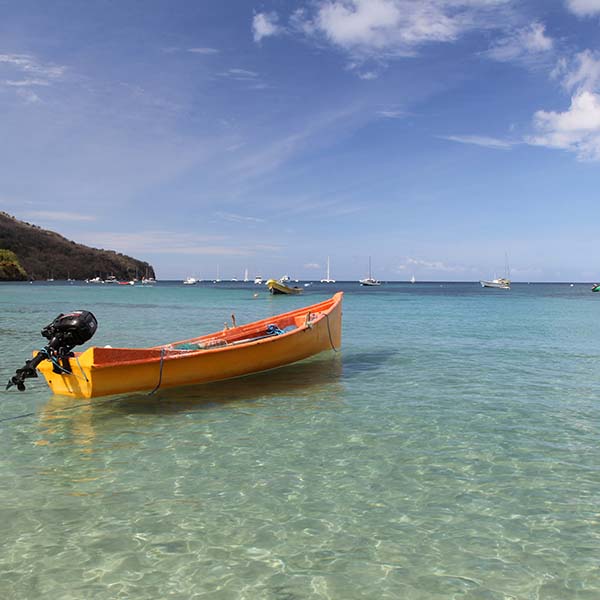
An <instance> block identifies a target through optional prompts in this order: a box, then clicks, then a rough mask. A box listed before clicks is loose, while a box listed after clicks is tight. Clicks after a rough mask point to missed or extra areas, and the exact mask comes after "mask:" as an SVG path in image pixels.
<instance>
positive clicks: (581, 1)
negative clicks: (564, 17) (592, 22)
mask: <svg viewBox="0 0 600 600" xmlns="http://www.w3.org/2000/svg"><path fill="white" fill-rule="evenodd" d="M567 7H568V8H569V9H570V10H571V11H572V12H574V13H575V14H576V15H578V16H580V17H587V16H590V15H594V14H598V13H600V0H567Z"/></svg>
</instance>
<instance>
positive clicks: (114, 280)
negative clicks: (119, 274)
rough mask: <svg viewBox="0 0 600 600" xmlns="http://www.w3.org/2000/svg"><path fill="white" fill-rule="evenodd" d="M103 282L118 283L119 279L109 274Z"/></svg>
mask: <svg viewBox="0 0 600 600" xmlns="http://www.w3.org/2000/svg"><path fill="white" fill-rule="evenodd" d="M104 283H114V284H117V285H118V284H119V280H118V279H117V278H116V277H115V276H114V275H109V276H108V277H107V278H106V281H105V282H104Z"/></svg>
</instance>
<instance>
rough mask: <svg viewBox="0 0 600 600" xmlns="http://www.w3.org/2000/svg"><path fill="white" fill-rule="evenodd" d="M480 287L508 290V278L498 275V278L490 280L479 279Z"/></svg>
mask: <svg viewBox="0 0 600 600" xmlns="http://www.w3.org/2000/svg"><path fill="white" fill-rule="evenodd" d="M479 283H480V284H481V287H484V288H485V287H488V288H498V289H500V290H510V279H505V278H504V277H499V278H498V279H492V280H491V281H483V280H482V281H480V282H479Z"/></svg>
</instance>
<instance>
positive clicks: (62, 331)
mask: <svg viewBox="0 0 600 600" xmlns="http://www.w3.org/2000/svg"><path fill="white" fill-rule="evenodd" d="M96 329H98V321H97V320H96V317H95V316H94V315H93V314H92V313H91V312H89V311H87V310H75V311H73V312H70V313H68V314H62V313H61V314H60V315H58V317H56V319H54V321H52V323H50V324H49V325H46V327H44V329H42V331H41V334H42V335H43V336H44V337H45V338H46V339H47V340H48V344H47V345H46V346H44V348H42V350H40V351H39V352H38V353H37V354H36V356H35V357H34V358H31V359H29V360H27V361H25V365H24V366H23V367H21V368H20V369H17V371H16V373H15V375H13V376H12V377H11V378H10V379H9V381H8V384H7V385H6V389H9V388H10V387H11V386H13V385H15V386H17V389H18V390H19V391H24V390H25V379H29V378H31V377H37V372H36V370H35V369H36V367H37V366H38V365H39V364H40V363H41V362H42V361H43V360H46V359H48V360H51V361H52V364H53V365H54V370H55V372H56V373H70V372H71V367H70V365H69V357H70V356H73V353H72V352H71V351H72V350H73V348H75V346H79V345H81V344H85V342H87V341H88V340H89V339H91V337H92V336H93V335H94V333H96Z"/></svg>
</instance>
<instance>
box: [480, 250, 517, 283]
mask: <svg viewBox="0 0 600 600" xmlns="http://www.w3.org/2000/svg"><path fill="white" fill-rule="evenodd" d="M504 261H505V262H504V277H496V278H495V279H491V280H483V279H482V280H481V281H480V282H479V283H480V284H481V287H484V288H496V289H499V290H510V283H511V282H510V267H509V266H508V254H506V255H505V257H504Z"/></svg>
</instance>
